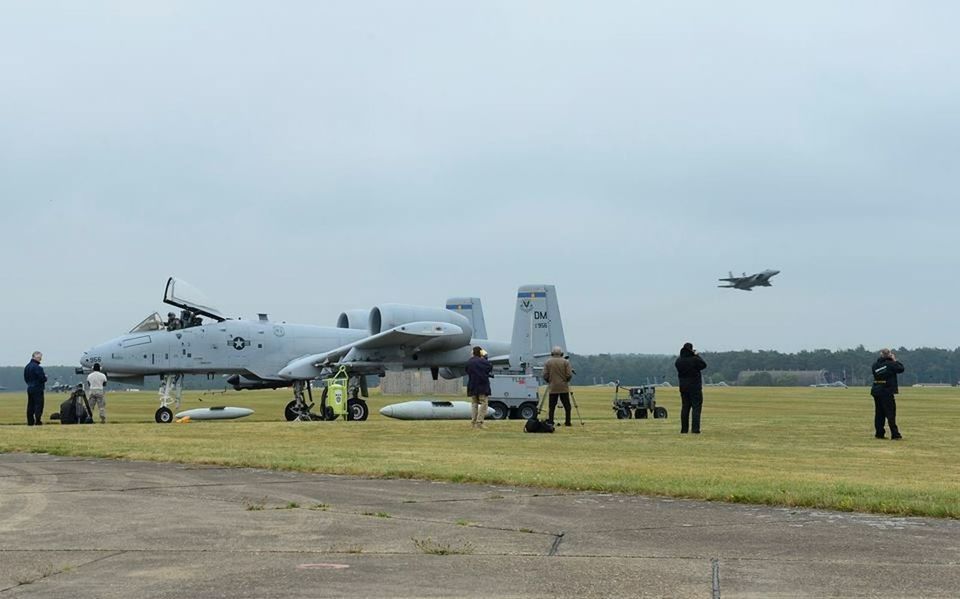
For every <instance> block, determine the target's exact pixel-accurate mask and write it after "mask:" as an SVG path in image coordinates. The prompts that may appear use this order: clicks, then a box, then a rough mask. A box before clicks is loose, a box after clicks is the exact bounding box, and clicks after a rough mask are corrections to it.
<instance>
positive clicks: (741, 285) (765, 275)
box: [717, 269, 780, 291]
mask: <svg viewBox="0 0 960 599" xmlns="http://www.w3.org/2000/svg"><path fill="white" fill-rule="evenodd" d="M778 274H780V271H779V270H769V269H767V270H765V271H763V272H758V273H756V274H753V275H748V274H747V273H743V276H742V277H735V276H733V272H732V271H731V272H730V273H729V275H730V276H729V277H728V278H726V279H718V280H719V281H726V282H728V283H730V285H717V287H721V288H723V289H742V290H744V291H752V290H753V288H754V287H770V286H771V285H770V279H771V278H772V277H773V276H774V275H778Z"/></svg>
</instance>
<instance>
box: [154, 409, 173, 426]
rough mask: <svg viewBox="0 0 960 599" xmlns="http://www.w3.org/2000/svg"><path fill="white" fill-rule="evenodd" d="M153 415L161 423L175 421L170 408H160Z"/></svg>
mask: <svg viewBox="0 0 960 599" xmlns="http://www.w3.org/2000/svg"><path fill="white" fill-rule="evenodd" d="M153 417H154V419H155V420H156V421H157V423H159V424H170V423H171V422H173V412H171V411H170V408H160V409H159V410H157V413H156V414H154V416H153Z"/></svg>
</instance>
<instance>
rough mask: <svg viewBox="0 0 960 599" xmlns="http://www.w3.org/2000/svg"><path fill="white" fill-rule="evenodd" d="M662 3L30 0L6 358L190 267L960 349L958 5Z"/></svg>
mask: <svg viewBox="0 0 960 599" xmlns="http://www.w3.org/2000/svg"><path fill="white" fill-rule="evenodd" d="M647 4H651V3H639V2H629V1H624V2H590V3H587V2H575V3H571V2H558V1H556V0H551V1H544V2H517V1H508V2H490V1H485V2H455V1H449V0H443V1H436V2H427V1H408V2H397V1H392V0H385V1H382V2H370V1H363V0H356V1H355V0H351V1H349V2H346V1H345V2H312V1H311V2H257V3H249V2H226V1H222V2H198V1H196V0H191V1H189V2H156V3H153V4H150V3H146V2H127V1H118V2H94V1H85V2H42V1H35V2H14V1H12V0H10V1H2V0H0V202H2V214H3V219H2V223H3V224H2V225H0V226H2V235H0V249H2V256H3V271H2V275H0V276H2V285H3V287H2V293H0V314H2V320H3V324H2V329H0V330H2V334H0V364H18V365H19V364H24V363H26V361H27V360H28V359H29V355H30V352H31V351H33V350H34V349H40V350H42V351H43V352H44V353H45V356H46V357H45V363H46V364H76V363H77V360H78V358H79V354H80V353H81V352H82V351H83V350H84V349H86V348H87V347H89V346H91V345H93V344H95V343H99V342H102V341H105V340H106V339H108V338H111V337H113V336H116V335H118V334H120V333H124V332H126V331H127V330H128V329H130V328H131V327H132V326H133V325H135V324H136V323H137V322H139V321H140V320H141V319H142V318H143V317H144V316H146V315H147V314H148V313H150V312H152V311H154V310H159V311H161V312H162V313H166V306H164V305H163V304H162V303H161V299H162V293H163V286H164V283H165V282H166V279H167V277H168V276H171V275H174V276H178V277H181V278H183V279H185V280H187V281H189V282H190V283H192V284H193V285H194V286H196V287H198V288H200V289H203V290H204V291H205V292H206V294H207V295H208V296H209V297H210V298H211V299H213V300H214V302H215V303H216V304H217V305H218V306H219V307H220V308H221V309H222V310H223V311H224V312H225V313H227V314H229V315H231V316H242V317H255V314H256V312H258V311H263V312H268V313H270V315H271V318H273V319H275V320H285V321H287V322H300V323H314V324H329V325H333V324H335V321H336V318H337V315H338V314H339V312H340V311H341V310H343V309H347V308H369V307H371V306H374V305H376V304H377V303H383V302H401V303H412V304H425V305H434V306H436V305H441V304H442V303H443V301H444V300H445V299H446V298H447V297H451V296H457V295H475V296H479V297H481V298H482V300H483V303H484V309H485V314H486V320H487V326H488V329H489V331H490V333H491V336H492V337H495V338H503V339H507V338H508V337H509V334H510V330H511V325H512V319H513V306H514V298H515V293H516V288H517V287H518V286H519V285H521V284H524V283H553V284H555V285H556V286H557V289H558V296H559V301H560V307H561V311H562V315H563V322H564V327H565V329H566V335H567V341H568V344H569V349H570V350H571V351H574V352H577V353H588V354H593V353H600V352H639V353H674V352H676V351H677V350H678V348H679V347H680V345H681V344H682V343H683V342H684V341H688V340H690V341H693V342H694V343H695V344H696V345H697V346H698V347H700V348H701V350H702V351H705V352H706V351H711V350H714V351H719V350H730V349H776V350H781V351H791V352H792V351H797V350H801V349H815V348H829V349H837V348H847V347H853V346H856V345H858V344H861V343H862V344H864V345H866V346H867V347H868V348H878V347H881V346H885V345H893V346H901V345H904V346H907V347H916V346H938V347H950V348H953V347H957V346H960V341H958V334H957V326H956V318H955V313H956V304H957V301H958V299H957V298H958V297H960V282H958V268H957V266H958V260H957V256H958V253H957V250H956V239H957V227H958V224H960V218H958V216H960V206H958V203H957V190H958V179H960V77H958V76H957V65H958V64H960V36H958V35H957V23H958V22H960V4H957V3H955V2H917V1H911V2H883V1H876V0H873V1H864V2H853V1H851V2H841V3H838V2H810V1H808V2H796V3H790V4H787V3H780V2H760V1H757V2H712V1H704V2H663V3H660V5H659V6H647ZM764 268H774V269H780V270H782V273H781V274H780V275H778V276H777V277H776V278H774V280H773V287H771V288H763V289H757V290H754V291H752V292H749V293H747V292H743V291H737V290H730V289H718V288H717V287H716V285H717V281H716V279H717V278H718V277H721V276H726V274H727V271H728V270H733V271H734V272H735V273H740V272H742V271H747V272H748V273H749V272H756V271H759V270H762V269H764Z"/></svg>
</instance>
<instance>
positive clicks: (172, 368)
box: [78, 277, 566, 423]
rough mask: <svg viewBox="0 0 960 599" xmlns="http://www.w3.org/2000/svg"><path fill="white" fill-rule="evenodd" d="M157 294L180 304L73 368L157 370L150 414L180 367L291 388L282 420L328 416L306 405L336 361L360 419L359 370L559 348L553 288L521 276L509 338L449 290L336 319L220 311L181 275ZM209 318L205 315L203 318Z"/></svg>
mask: <svg viewBox="0 0 960 599" xmlns="http://www.w3.org/2000/svg"><path fill="white" fill-rule="evenodd" d="M163 301H164V303H166V304H169V305H171V306H175V307H177V308H180V309H181V312H180V315H179V316H177V315H176V314H174V313H169V314H168V318H167V320H166V321H164V320H163V319H162V318H161V316H160V314H159V313H156V312H154V313H153V314H151V315H150V316H148V317H147V318H145V319H144V320H143V321H141V322H140V324H138V325H137V326H135V327H134V328H133V329H132V330H131V331H130V332H129V333H127V334H125V335H121V336H119V337H116V338H114V339H111V340H109V341H107V342H105V343H101V344H99V345H96V346H94V347H92V348H90V349H89V350H87V351H86V352H84V353H83V355H82V356H81V358H80V364H81V368H80V369H78V372H89V371H90V370H91V369H92V368H93V365H94V364H96V363H99V364H100V368H101V370H102V371H103V372H104V373H106V374H107V376H108V377H110V378H111V379H119V380H126V381H128V382H130V383H133V384H142V383H143V377H145V376H159V377H160V381H161V387H160V408H159V409H158V410H157V412H156V414H155V419H156V421H157V422H161V423H167V422H171V421H172V420H173V412H172V410H171V409H170V408H169V407H168V406H170V405H172V404H175V405H176V407H177V408H179V407H180V399H181V396H182V393H183V376H184V375H186V374H205V375H207V376H209V377H213V376H216V375H229V378H228V379H227V382H228V383H229V384H231V385H232V386H233V387H234V388H235V389H237V390H241V389H270V388H273V389H276V388H278V387H293V400H292V401H291V402H289V403H288V404H287V406H286V409H285V410H284V415H285V417H286V418H287V420H295V419H302V420H309V419H318V420H322V419H327V418H331V417H332V415H331V410H330V408H329V407H328V406H326V405H325V399H326V398H325V394H326V387H325V386H324V389H323V396H321V403H320V408H321V409H320V414H319V415H316V414H313V413H311V409H312V408H313V406H314V403H313V394H312V388H311V381H315V380H321V381H322V380H325V379H327V378H331V377H333V376H334V375H335V374H336V373H337V372H338V370H340V369H341V367H342V368H344V369H345V370H346V373H347V375H348V377H349V379H350V399H349V400H348V401H347V414H348V418H350V419H353V420H366V418H367V416H368V414H369V408H368V407H367V404H366V402H365V401H364V400H363V399H362V398H361V396H362V397H367V389H366V376H367V375H380V376H382V375H384V374H385V373H386V372H388V371H401V370H404V369H420V368H428V369H430V371H431V374H432V375H433V378H434V379H436V378H437V377H439V376H443V377H444V378H449V379H453V378H459V377H461V376H463V375H464V366H465V364H466V362H467V360H468V359H469V358H470V356H471V353H472V352H471V348H472V347H473V346H474V345H480V346H482V347H483V348H484V349H485V350H486V351H487V353H488V355H489V358H488V359H489V360H490V361H491V362H493V363H494V366H495V367H498V368H500V369H509V370H512V371H530V372H532V371H533V370H534V369H536V368H539V367H541V366H542V365H543V362H544V361H545V360H546V358H547V357H548V356H549V354H550V349H551V348H552V347H553V346H560V347H562V348H564V350H566V343H565V340H564V336H563V325H562V323H561V320H560V309H559V306H558V304H557V295H556V289H555V287H554V286H553V285H524V286H521V287H520V288H519V290H518V291H517V300H516V302H517V303H516V312H515V317H514V326H513V336H512V338H511V341H510V342H503V341H492V340H489V339H487V338H486V337H487V334H486V325H485V322H484V320H483V309H482V306H481V303H480V300H479V299H478V298H452V299H450V300H448V301H447V303H446V304H445V305H444V307H442V308H439V307H437V308H434V307H428V306H411V305H405V304H381V305H379V306H375V307H374V308H372V309H370V310H348V311H346V312H343V313H341V314H340V316H339V318H338V319H337V325H336V326H335V327H325V326H317V325H306V324H287V323H285V322H281V323H277V322H272V321H270V320H269V319H268V317H267V315H266V314H260V315H259V319H258V320H242V319H228V318H226V317H225V316H223V314H222V313H221V312H220V311H219V310H218V309H217V308H215V307H214V306H213V305H212V304H211V303H210V302H209V300H207V299H206V298H205V297H204V296H203V294H202V293H200V292H199V291H198V290H197V289H195V288H194V287H192V286H191V285H189V284H188V283H186V282H185V281H182V280H179V279H176V278H173V277H171V278H170V279H168V280H167V285H166V288H165V290H164V296H163ZM204 318H206V319H208V320H207V321H204V320H203V319H204Z"/></svg>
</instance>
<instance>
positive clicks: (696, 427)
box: [674, 342, 707, 434]
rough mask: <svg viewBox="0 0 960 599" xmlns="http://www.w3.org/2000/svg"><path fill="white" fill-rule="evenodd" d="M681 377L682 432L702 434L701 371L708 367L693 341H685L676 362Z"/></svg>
mask: <svg viewBox="0 0 960 599" xmlns="http://www.w3.org/2000/svg"><path fill="white" fill-rule="evenodd" d="M674 366H676V367H677V377H678V378H679V379H680V401H681V406H682V407H681V409H680V432H681V433H686V432H688V431H692V432H693V433H695V434H700V412H701V410H702V409H703V377H701V376H700V371H701V370H703V369H704V368H706V367H707V363H706V362H704V361H703V358H701V357H700V356H699V355H697V350H695V349H693V344H692V343H689V342H688V343H684V344H683V347H682V348H680V357H678V358H677V361H676V362H674ZM691 410H692V411H693V428H692V429H691V428H690V411H691Z"/></svg>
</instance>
